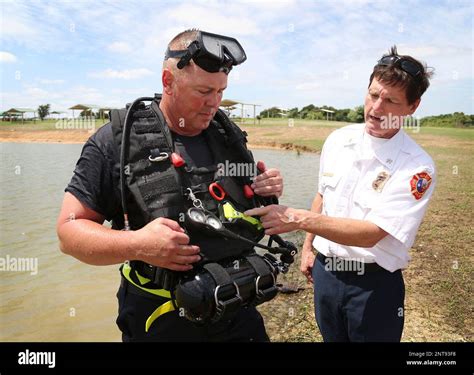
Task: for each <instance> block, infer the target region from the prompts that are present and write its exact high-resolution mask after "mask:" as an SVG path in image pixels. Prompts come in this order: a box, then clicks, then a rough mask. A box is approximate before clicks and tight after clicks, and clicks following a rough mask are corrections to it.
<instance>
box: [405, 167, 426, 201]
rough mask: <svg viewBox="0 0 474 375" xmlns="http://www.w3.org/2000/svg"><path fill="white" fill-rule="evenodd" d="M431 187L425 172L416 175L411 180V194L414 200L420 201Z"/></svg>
mask: <svg viewBox="0 0 474 375" xmlns="http://www.w3.org/2000/svg"><path fill="white" fill-rule="evenodd" d="M430 185H431V176H430V175H429V174H428V173H426V172H421V173H417V174H416V175H414V176H413V177H412V178H411V181H410V186H411V193H412V194H413V196H414V197H415V199H416V200H418V199H421V197H422V196H423V194H425V192H426V190H428V188H429V187H430Z"/></svg>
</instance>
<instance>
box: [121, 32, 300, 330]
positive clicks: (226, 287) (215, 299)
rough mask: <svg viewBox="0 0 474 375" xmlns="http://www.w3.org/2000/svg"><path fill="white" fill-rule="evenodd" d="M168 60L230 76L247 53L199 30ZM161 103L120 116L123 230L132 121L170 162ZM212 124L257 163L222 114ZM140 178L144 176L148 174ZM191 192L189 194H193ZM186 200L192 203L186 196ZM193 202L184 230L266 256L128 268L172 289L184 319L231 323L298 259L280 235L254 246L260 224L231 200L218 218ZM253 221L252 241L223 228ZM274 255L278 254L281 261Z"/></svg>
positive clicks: (268, 294)
mask: <svg viewBox="0 0 474 375" xmlns="http://www.w3.org/2000/svg"><path fill="white" fill-rule="evenodd" d="M170 57H172V58H181V59H180V60H179V62H178V68H180V69H182V68H183V67H184V66H185V65H186V64H188V63H189V61H190V60H191V59H193V61H194V62H195V63H196V64H197V65H198V66H200V67H201V68H203V69H204V70H206V71H208V72H225V73H228V72H229V71H230V69H231V68H232V66H234V65H238V64H240V63H242V62H243V61H245V59H246V56H245V52H244V51H243V49H242V47H241V46H240V44H239V43H238V42H237V41H236V40H235V39H233V38H228V37H224V36H220V35H215V34H210V33H206V32H202V31H199V32H198V35H197V39H196V41H195V42H193V43H191V45H190V46H189V47H188V48H187V49H186V50H182V51H170V50H169V49H168V51H167V53H166V57H165V58H170ZM160 99H161V96H159V95H157V96H155V98H139V99H137V100H135V101H134V102H133V103H132V104H131V105H130V106H128V109H127V111H126V114H125V116H124V117H125V118H124V121H123V127H122V134H120V138H121V142H120V183H121V189H120V190H121V198H122V208H123V213H124V229H125V230H130V224H129V217H128V213H129V211H128V204H127V195H129V194H132V195H134V196H135V195H136V194H137V192H136V189H135V190H134V191H133V192H132V191H131V189H130V186H129V185H128V181H129V177H130V174H129V173H130V170H132V173H133V171H134V168H126V166H128V163H129V162H130V160H129V157H130V154H129V151H130V142H131V138H132V144H133V143H134V144H135V145H136V144H137V139H135V138H133V137H136V135H134V134H135V133H132V132H131V131H132V124H133V127H135V126H136V125H135V124H136V123H135V121H140V120H141V117H142V116H143V115H144V114H145V113H147V115H146V117H147V118H146V123H147V124H146V125H142V126H145V128H146V127H148V128H147V129H149V128H150V126H151V127H153V128H154V127H155V124H156V126H157V127H158V128H160V129H159V130H160V132H161V133H162V134H163V135H164V138H165V139H166V143H167V144H168V149H169V150H171V152H173V154H171V155H170V160H171V159H173V155H174V146H173V141H172V137H171V134H170V131H169V128H168V127H167V126H166V124H165V122H164V118H163V115H162V114H161V112H160V111H159V108H158V106H157V103H158V102H159V100H160ZM146 101H151V102H152V104H151V105H150V106H147V107H145V104H144V103H143V102H146ZM213 121H214V122H216V123H218V124H219V126H220V127H222V129H223V130H224V131H225V133H226V134H227V136H229V138H232V139H233V140H234V141H233V142H232V145H233V147H235V148H236V151H237V152H238V154H239V159H241V160H242V161H244V162H246V163H255V161H254V160H253V158H252V156H251V155H250V153H249V152H248V150H247V149H246V147H245V143H244V141H243V140H242V137H243V139H245V136H244V135H242V134H241V133H242V132H241V131H240V129H238V128H237V126H236V125H235V124H233V123H232V122H231V121H230V120H229V119H228V118H227V116H225V114H224V113H223V112H222V111H221V110H218V112H217V113H216V116H215V117H214V119H213ZM153 123H154V124H153ZM134 131H135V130H134ZM150 135H151V134H150ZM235 140H238V141H235ZM151 151H153V150H151ZM155 156H157V155H154V156H153V158H151V159H150V161H154V160H156V159H159V158H160V157H161V154H160V155H158V156H157V157H156V158H155ZM150 157H151V156H150ZM145 159H146V156H145ZM142 161H143V163H142V165H144V164H147V163H148V161H147V160H141V159H140V163H141V162H142ZM151 164H157V163H151ZM151 164H150V165H149V166H148V167H147V168H148V169H150V173H151V175H154V174H156V172H157V171H158V170H155V171H152V170H151V169H153V166H152V165H151ZM173 165H174V167H175V172H176V178H177V179H178V180H180V179H181V177H182V176H181V177H180V175H181V174H182V173H185V172H184V171H183V168H182V167H177V166H176V165H175V164H174V163H172V166H171V167H172V168H173ZM158 174H159V173H158ZM144 177H145V178H146V177H147V176H144ZM211 185H212V184H211ZM210 187H211V186H210ZM186 190H191V189H186ZM209 192H210V191H209ZM190 193H192V190H191V192H190ZM252 193H253V192H252ZM211 195H212V194H211ZM135 198H136V197H135ZM139 198H143V197H139ZM187 198H188V199H190V195H188V197H187ZM252 199H254V202H257V203H254V205H255V204H256V205H257V206H258V205H260V204H263V205H267V204H271V203H277V202H278V200H277V199H276V197H273V198H264V197H259V196H255V197H253V198H252ZM142 201H143V199H142ZM197 201H199V200H193V205H194V206H193V207H192V208H189V209H187V212H186V214H185V221H184V228H185V229H186V231H187V233H188V234H192V233H193V232H194V233H196V232H200V233H206V234H208V235H209V236H214V237H215V236H221V237H224V238H227V239H232V240H235V241H239V243H242V244H246V245H247V248H248V247H249V246H250V248H251V249H253V248H254V247H259V248H261V249H265V250H267V251H268V253H266V254H265V255H263V256H261V255H259V254H257V253H255V251H254V250H253V251H252V252H251V253H248V252H245V253H239V254H238V255H236V256H232V257H230V258H225V259H222V260H215V261H214V260H210V261H209V262H199V263H197V264H196V265H195V267H194V269H193V270H192V271H189V272H179V273H178V272H174V271H171V270H167V269H164V268H160V267H155V266H152V265H148V264H146V263H143V262H138V261H131V262H130V264H132V262H134V263H143V265H144V266H145V267H143V268H141V269H140V272H142V271H143V272H146V274H143V275H142V276H146V277H147V278H149V279H150V280H151V281H152V282H153V283H154V284H155V285H156V286H158V288H163V289H167V290H170V292H171V295H172V296H173V297H174V298H173V303H175V307H178V308H180V309H182V311H184V315H185V317H186V318H187V319H189V320H191V321H193V322H196V323H209V322H210V323H214V322H217V321H219V320H221V319H229V318H231V317H232V316H233V315H234V314H235V313H236V312H237V311H238V310H239V308H240V307H241V306H247V305H258V304H260V303H263V302H265V301H269V300H271V299H272V298H274V297H275V295H276V294H277V288H276V276H277V274H278V273H280V272H281V273H285V272H287V271H288V267H289V266H290V264H291V263H293V260H294V256H295V255H296V252H297V249H296V247H295V246H294V245H293V244H292V243H291V242H287V241H284V240H283V239H281V238H280V237H279V236H270V238H269V241H268V244H267V245H266V246H265V245H263V244H260V243H258V241H259V240H260V239H261V238H262V237H263V235H264V234H263V228H262V227H261V223H260V222H259V221H258V220H256V219H254V218H251V217H245V215H244V214H243V213H242V212H239V210H235V209H234V207H233V206H232V204H231V203H230V202H226V203H224V202H221V203H224V204H221V205H220V206H219V213H218V214H217V215H216V214H215V213H212V212H210V211H208V210H207V208H206V207H203V206H202V205H199V204H196V202H197ZM152 203H153V202H152ZM154 216H156V215H154ZM157 217H159V216H157ZM154 218H156V217H154ZM152 219H153V218H150V219H149V220H150V221H151V220H152ZM252 220H254V221H257V222H258V223H257V226H258V225H259V224H260V230H261V233H262V235H261V237H258V238H256V240H255V241H251V240H249V239H248V238H245V237H243V236H241V235H239V234H237V233H234V232H232V231H231V230H228V229H227V228H232V226H233V225H234V224H236V222H238V221H240V222H241V224H244V225H248V224H249V221H250V222H251V221H252ZM253 224H255V223H253ZM250 225H252V223H250ZM273 241H275V242H276V246H272V243H273ZM270 253H271V254H270ZM272 254H278V255H279V259H277V258H276V257H274V256H273V255H272Z"/></svg>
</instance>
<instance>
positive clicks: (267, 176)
mask: <svg viewBox="0 0 474 375" xmlns="http://www.w3.org/2000/svg"><path fill="white" fill-rule="evenodd" d="M257 168H258V170H259V171H261V172H262V173H261V174H259V175H258V176H256V177H255V180H254V182H253V184H252V185H251V188H252V189H253V190H254V192H255V194H258V195H261V196H262V197H271V196H276V197H277V198H279V197H281V195H282V194H283V178H282V177H281V173H280V171H279V170H278V169H275V168H271V169H267V167H266V166H265V163H264V162H263V161H259V162H258V163H257Z"/></svg>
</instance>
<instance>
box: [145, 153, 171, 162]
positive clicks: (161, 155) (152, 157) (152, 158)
mask: <svg viewBox="0 0 474 375" xmlns="http://www.w3.org/2000/svg"><path fill="white" fill-rule="evenodd" d="M169 157H170V156H169V154H168V153H167V152H160V153H159V154H158V155H157V156H155V155H153V154H152V155H150V156H148V160H150V161H151V162H152V163H154V162H158V161H163V160H166V159H168V158H169Z"/></svg>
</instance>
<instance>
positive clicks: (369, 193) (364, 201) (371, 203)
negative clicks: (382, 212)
mask: <svg viewBox="0 0 474 375" xmlns="http://www.w3.org/2000/svg"><path fill="white" fill-rule="evenodd" d="M381 197H382V194H381V193H380V192H378V191H375V190H374V189H372V188H367V189H363V190H359V191H358V192H357V193H356V194H355V195H354V198H353V202H354V206H353V215H352V216H353V218H356V219H363V218H365V217H366V216H367V215H368V214H369V212H370V211H371V210H373V209H375V208H376V207H378V206H379V205H380V204H381Z"/></svg>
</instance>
